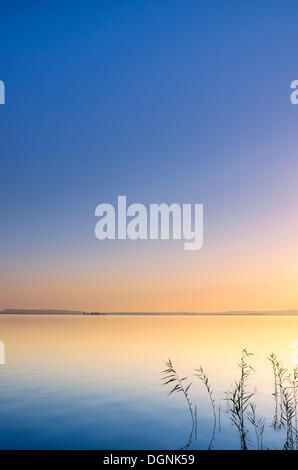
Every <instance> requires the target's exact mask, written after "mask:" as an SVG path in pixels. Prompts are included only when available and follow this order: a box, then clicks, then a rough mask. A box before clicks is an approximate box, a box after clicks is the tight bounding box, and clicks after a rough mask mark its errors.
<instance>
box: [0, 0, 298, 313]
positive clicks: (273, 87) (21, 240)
mask: <svg viewBox="0 0 298 470" xmlns="http://www.w3.org/2000/svg"><path fill="white" fill-rule="evenodd" d="M6 3H7V4H6V6H2V7H1V19H0V39H1V53H0V79H1V80H3V81H4V82H5V85H6V104H5V105H4V106H1V107H0V142H1V147H0V148H1V156H0V171H1V187H0V192H1V198H0V208H1V246H0V256H1V259H2V266H3V273H4V274H3V276H4V277H5V272H6V273H7V272H10V275H11V278H13V277H14V276H17V277H18V279H19V282H21V277H20V276H21V274H20V273H23V272H24V273H25V272H26V271H29V272H33V273H34V275H35V276H38V272H39V270H40V269H41V267H42V269H43V270H45V271H47V269H48V268H49V266H51V269H53V270H54V271H55V269H56V270H60V269H62V268H63V269H64V267H65V265H66V264H67V263H69V260H70V259H71V264H72V266H75V268H76V269H78V268H79V266H80V265H81V264H80V263H81V262H82V260H85V261H84V262H86V265H88V260H90V263H91V264H92V260H93V259H94V257H95V258H96V257H97V256H100V257H101V259H102V260H104V262H103V265H104V266H105V267H108V266H111V264H113V263H112V261H113V262H114V264H115V270H116V271H117V269H119V266H118V265H117V260H116V261H115V260H114V257H115V252H117V256H119V263H121V262H122V261H123V259H122V258H121V257H123V256H124V258H125V257H126V256H128V254H129V256H130V255H131V250H133V252H134V256H136V257H138V259H141V258H142V256H143V253H147V254H148V253H149V254H150V252H151V250H153V251H154V250H155V249H156V248H155V245H154V246H151V245H150V244H149V245H139V244H138V245H136V247H137V248H136V249H135V248H131V246H130V244H127V245H123V244H122V245H119V244H117V243H116V244H114V245H112V244H111V243H108V244H106V245H100V244H99V242H98V241H97V240H96V239H95V237H94V225H95V220H94V209H95V207H96V205H97V204H99V203H100V202H115V201H116V198H117V195H118V194H125V195H127V197H128V199H129V200H131V202H143V203H145V204H146V203H148V202H168V203H170V202H203V203H204V205H205V226H206V236H205V240H206V250H207V251H206V257H207V258H208V255H209V252H208V250H210V258H212V259H213V256H214V252H215V251H216V249H217V247H218V246H219V245H221V246H223V243H224V241H223V240H231V239H232V240H233V239H234V238H235V240H236V243H237V240H238V239H239V238H240V239H243V235H242V233H238V229H239V227H243V232H244V233H247V232H248V231H249V230H250V231H251V232H252V233H258V234H260V236H262V233H263V228H262V227H263V226H265V225H266V224H269V223H271V221H272V223H273V224H276V226H278V220H277V219H276V213H277V212H282V213H283V214H286V215H287V214H288V216H289V217H290V216H291V214H292V213H293V214H294V213H295V210H296V207H295V202H297V189H296V186H297V184H296V174H297V166H298V165H297V151H296V148H297V145H296V135H297V132H296V129H297V120H298V108H296V107H295V106H293V105H291V103H290V100H289V96H290V83H291V81H292V80H294V79H297V78H298V33H297V31H298V30H297V25H298V10H297V5H296V2H294V1H261V2H260V1H241V2H239V1H207V2H206V1H204V2H203V1H186V2H181V1H173V0H172V1H161V2H156V1H147V2H145V1H129V2H124V1H121V2H120V1H112V2H111V1H99V2H95V1H93V2H91V1H84V2H67V1H62V2H35V1H29V2H20V1H19V2H18V1H11V2H6ZM262 224H263V226H262ZM228 228H230V230H229V229H228ZM265 229H266V227H265ZM289 230H290V229H289ZM266 236H267V235H266ZM247 243H249V242H248V241H247ZM272 243H273V242H272ZM134 247H135V245H134ZM163 247H164V245H163ZM159 249H160V247H159ZM180 249H181V248H180V247H179V250H180ZM151 254H152V253H151ZM168 254H169V256H170V253H168ZM144 256H145V255H144ZM203 256H204V255H203ZM196 262H197V261H196ZM181 263H182V265H183V260H181ZM206 263H208V261H206ZM90 266H91V265H90ZM138 269H139V271H138V270H137V271H138V272H139V274H140V273H142V269H141V265H140V266H139V268H138ZM156 269H158V264H156V265H154V266H153V267H152V275H153V274H154V272H155V270H156ZM184 269H187V266H184ZM236 272H237V270H235V274H236ZM22 275H23V274H22ZM68 275H69V276H70V277H69V282H70V283H71V274H70V273H68ZM94 276H95V278H96V273H95V274H94ZM202 276H203V274H202ZM112 277H113V276H112ZM144 282H145V280H144ZM15 293H16V297H17V298H18V299H19V300H18V301H19V302H20V304H21V303H22V302H23V303H27V304H28V301H27V300H26V302H25V301H24V299H23V300H22V295H21V293H20V294H18V289H16V291H15ZM45 296H46V293H45ZM297 301H298V299H297ZM84 302H85V301H84V300H82V302H81V304H80V306H82V304H84ZM8 303H9V299H8V300H7V301H4V304H3V307H4V306H8ZM79 303H80V302H79ZM107 305H108V303H107ZM120 305H121V302H120V301H119V308H120ZM297 305H298V302H297ZM0 307H1V305H0ZM107 308H108V307H107Z"/></svg>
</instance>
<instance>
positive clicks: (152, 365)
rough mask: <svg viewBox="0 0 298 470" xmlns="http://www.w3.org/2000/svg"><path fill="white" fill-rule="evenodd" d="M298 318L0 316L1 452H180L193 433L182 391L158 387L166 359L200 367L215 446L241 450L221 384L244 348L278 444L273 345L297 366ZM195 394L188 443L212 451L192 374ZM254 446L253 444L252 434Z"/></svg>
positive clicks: (187, 368) (186, 371)
mask: <svg viewBox="0 0 298 470" xmlns="http://www.w3.org/2000/svg"><path fill="white" fill-rule="evenodd" d="M297 330H298V317H289V316H286V317H282V318H281V317H274V316H260V317H205V318H204V317H184V318H183V317H182V316H175V317H165V316H158V317H154V316H149V317H144V316H140V317H136V316H122V317H119V316H115V317H111V316H103V317H90V316H85V317H83V316H50V315H45V316H36V315H26V316H17V315H2V316H1V317H0V340H2V341H4V342H5V347H6V364H5V365H0V448H1V449H180V448H181V447H183V446H184V445H185V444H186V443H187V441H188V437H189V433H190V429H191V428H190V424H191V423H190V418H189V415H188V411H187V408H186V407H185V403H184V401H183V397H182V395H181V394H173V395H171V396H170V397H169V396H168V391H169V390H168V389H167V388H166V387H164V386H162V385H161V371H162V369H163V368H164V366H163V361H165V360H167V359H168V358H170V359H171V360H172V361H173V363H174V364H175V366H176V368H177V371H178V373H179V374H181V375H182V376H185V375H190V376H191V375H192V374H193V373H194V371H193V369H194V368H196V367H198V366H200V365H202V366H203V368H204V369H205V371H206V372H207V373H208V376H209V379H210V383H211V385H212V387H213V389H214V391H215V398H216V400H217V405H216V406H217V410H218V407H219V405H220V408H221V411H220V421H221V432H219V430H218V429H217V433H216V437H215V442H214V447H215V448H218V449H237V448H239V438H238V435H237V432H236V430H235V429H234V428H232V427H231V425H230V421H229V419H228V417H227V415H226V413H225V411H226V401H225V393H224V392H225V391H226V390H228V389H229V388H230V386H231V384H233V381H234V379H237V377H238V375H239V370H238V368H237V363H238V362H239V358H240V355H241V350H242V349H243V348H247V349H248V350H249V351H251V352H253V353H254V354H255V355H254V357H253V358H252V366H253V367H254V369H255V372H254V373H253V374H252V376H251V378H250V384H251V390H252V391H253V392H256V396H255V402H256V404H257V413H258V414H261V415H262V416H264V417H265V419H266V430H265V436H264V441H265V445H267V446H268V447H270V448H280V447H282V445H283V442H284V434H283V433H282V432H280V433H276V432H274V431H273V430H272V428H271V426H270V425H271V422H272V418H273V414H274V401H273V397H272V393H273V384H272V371H271V368H270V364H269V362H268V360H267V359H266V356H267V355H268V354H270V353H271V352H275V353H276V354H277V355H278V356H279V358H280V359H281V360H282V361H283V362H284V364H285V366H287V367H289V368H293V367H294V364H293V362H294V360H293V351H294V350H293V349H292V348H291V345H292V344H293V342H294V341H295V340H296V339H297V338H298V331H297ZM191 380H192V381H193V382H194V383H193V386H192V388H191V398H192V401H193V403H196V404H197V409H198V435H197V439H194V440H193V442H192V445H191V448H197V449H204V448H208V445H209V441H210V434H211V432H212V424H213V423H212V412H211V408H210V404H209V402H208V396H207V395H206V392H205V390H204V388H203V386H202V384H201V383H199V382H198V381H197V380H196V379H195V378H192V379H191ZM250 440H251V447H254V445H255V439H254V434H253V432H251V433H250Z"/></svg>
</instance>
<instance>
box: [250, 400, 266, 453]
mask: <svg viewBox="0 0 298 470" xmlns="http://www.w3.org/2000/svg"><path fill="white" fill-rule="evenodd" d="M249 406H250V409H249V411H248V413H247V418H248V421H250V423H251V424H252V425H253V427H254V430H255V433H256V439H257V447H258V450H263V435H264V430H265V419H264V418H262V417H257V415H256V404H255V403H250V404H249Z"/></svg>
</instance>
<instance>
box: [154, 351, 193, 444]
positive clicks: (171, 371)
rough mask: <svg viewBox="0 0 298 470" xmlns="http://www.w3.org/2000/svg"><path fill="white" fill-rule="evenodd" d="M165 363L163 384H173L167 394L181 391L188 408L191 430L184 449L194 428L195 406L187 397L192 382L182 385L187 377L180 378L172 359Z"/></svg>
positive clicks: (190, 438) (189, 442)
mask: <svg viewBox="0 0 298 470" xmlns="http://www.w3.org/2000/svg"><path fill="white" fill-rule="evenodd" d="M165 365H166V367H167V369H165V370H163V371H162V373H163V378H162V381H163V385H169V384H171V386H173V388H172V389H171V390H170V392H169V395H172V393H179V392H182V394H183V396H184V398H185V401H186V403H187V407H188V410H189V414H190V416H191V423H192V426H191V432H190V437H189V441H188V443H187V444H186V445H185V446H184V447H183V449H186V448H188V447H189V446H190V444H191V441H192V436H193V432H194V429H195V430H196V408H195V409H194V408H193V405H192V403H191V401H190V398H189V394H188V392H189V389H190V387H191V386H192V383H188V384H187V385H186V386H184V381H185V380H187V379H188V377H182V378H180V377H179V375H178V374H177V372H176V369H175V368H174V366H173V364H172V361H171V360H170V359H169V360H168V361H167V362H165Z"/></svg>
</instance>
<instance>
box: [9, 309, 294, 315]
mask: <svg viewBox="0 0 298 470" xmlns="http://www.w3.org/2000/svg"><path fill="white" fill-rule="evenodd" d="M0 315H65V316H67V315H70V316H72V315H82V316H168V317H171V316H184V317H199V316H200V317H203V316H204V317H224V316H239V317H241V316H298V310H277V311H272V312H270V311H226V312H83V311H79V310H34V309H32V310H25V309H22V310H21V309H20V310H19V309H5V310H2V311H0Z"/></svg>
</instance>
